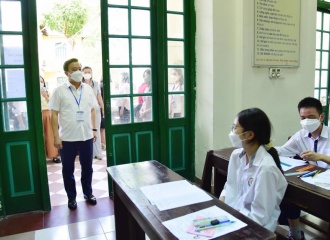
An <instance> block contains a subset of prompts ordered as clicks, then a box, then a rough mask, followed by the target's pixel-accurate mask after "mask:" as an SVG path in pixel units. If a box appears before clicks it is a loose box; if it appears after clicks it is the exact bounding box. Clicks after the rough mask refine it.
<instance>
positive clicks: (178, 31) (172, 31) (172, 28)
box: [167, 14, 183, 38]
mask: <svg viewBox="0 0 330 240" xmlns="http://www.w3.org/2000/svg"><path fill="white" fill-rule="evenodd" d="M167 37H168V38H183V15H178V14H167Z"/></svg>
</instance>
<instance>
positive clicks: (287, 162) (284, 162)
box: [280, 157, 307, 172]
mask: <svg viewBox="0 0 330 240" xmlns="http://www.w3.org/2000/svg"><path fill="white" fill-rule="evenodd" d="M280 161H281V167H282V169H283V171H284V172H285V171H288V170H290V169H291V168H294V167H298V166H303V165H307V162H306V161H304V160H299V159H294V158H289V157H280Z"/></svg>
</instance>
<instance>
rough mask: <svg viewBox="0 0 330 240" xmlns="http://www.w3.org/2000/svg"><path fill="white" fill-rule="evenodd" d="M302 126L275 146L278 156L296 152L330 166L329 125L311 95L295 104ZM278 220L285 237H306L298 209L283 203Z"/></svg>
mask: <svg viewBox="0 0 330 240" xmlns="http://www.w3.org/2000/svg"><path fill="white" fill-rule="evenodd" d="M298 112H299V115H300V119H301V121H300V124H301V126H302V129H301V130H299V131H298V132H296V133H295V134H294V135H293V136H292V137H291V138H290V139H289V140H288V141H287V142H286V143H285V144H284V145H283V146H282V147H276V150H277V151H278V154H279V155H280V156H288V157H289V156H295V155H296V154H298V155H299V156H300V157H301V158H302V159H304V160H306V161H308V162H309V163H310V164H313V165H317V166H319V167H323V168H329V169H330V128H329V127H327V126H325V125H324V124H323V120H324V114H323V113H322V104H321V102H320V101H319V100H318V99H316V98H312V97H306V98H304V99H302V100H301V101H300V102H299V104H298ZM281 208H282V213H281V215H280V218H279V223H280V224H285V225H289V228H290V231H289V234H288V236H287V237H288V239H292V240H298V239H305V236H304V232H303V231H302V230H301V229H300V223H299V217H300V209H298V208H296V207H293V206H291V205H290V206H288V205H286V204H282V206H281Z"/></svg>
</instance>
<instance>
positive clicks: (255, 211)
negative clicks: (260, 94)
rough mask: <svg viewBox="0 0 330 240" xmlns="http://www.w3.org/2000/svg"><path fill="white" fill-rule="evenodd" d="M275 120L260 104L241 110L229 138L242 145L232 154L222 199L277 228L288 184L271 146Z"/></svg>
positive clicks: (267, 225) (238, 145) (256, 219)
mask: <svg viewBox="0 0 330 240" xmlns="http://www.w3.org/2000/svg"><path fill="white" fill-rule="evenodd" d="M270 136H271V123H270V121H269V119H268V117H267V115H266V114H265V113H264V112H263V111H262V110H260V109H259V108H249V109H246V110H243V111H241V112H239V113H238V115H237V116H236V118H235V121H234V124H233V126H232V130H231V132H230V133H229V138H230V140H231V142H232V145H233V146H234V147H236V148H238V149H236V150H234V151H233V153H232V154H231V156H230V160H229V166H228V175H227V182H226V183H225V186H224V189H223V190H222V192H221V194H220V197H219V198H220V200H221V201H224V202H225V203H226V204H228V205H229V206H231V207H233V208H234V209H236V210H237V211H239V212H240V213H242V214H244V215H245V216H247V217H249V218H251V219H252V220H254V221H255V222H257V223H259V224H260V225H262V226H264V227H265V228H267V229H269V230H270V231H275V228H276V226H277V219H278V217H279V215H280V207H279V205H280V203H281V201H282V199H283V196H284V193H285V190H286V188H287V185H288V183H287V181H286V179H285V177H284V175H283V170H282V168H281V165H280V159H279V156H278V154H277V151H276V150H275V148H273V147H272V146H271V141H270Z"/></svg>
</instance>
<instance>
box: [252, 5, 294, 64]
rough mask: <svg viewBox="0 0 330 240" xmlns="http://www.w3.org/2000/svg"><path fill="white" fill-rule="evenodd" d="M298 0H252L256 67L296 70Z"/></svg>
mask: <svg viewBox="0 0 330 240" xmlns="http://www.w3.org/2000/svg"><path fill="white" fill-rule="evenodd" d="M299 51H300V0H290V1H288V0H255V2H254V59H253V66H256V67H258V66H259V67H299V56H300V52H299Z"/></svg>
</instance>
